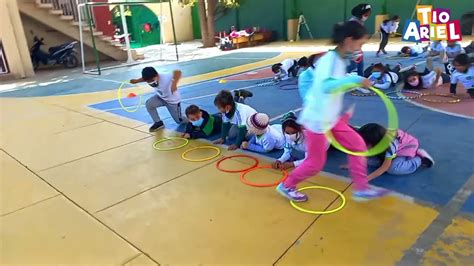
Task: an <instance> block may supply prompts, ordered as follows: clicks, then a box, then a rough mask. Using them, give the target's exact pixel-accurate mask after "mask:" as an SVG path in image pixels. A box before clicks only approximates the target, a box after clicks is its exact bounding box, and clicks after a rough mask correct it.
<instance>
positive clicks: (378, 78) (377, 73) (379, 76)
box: [368, 63, 400, 90]
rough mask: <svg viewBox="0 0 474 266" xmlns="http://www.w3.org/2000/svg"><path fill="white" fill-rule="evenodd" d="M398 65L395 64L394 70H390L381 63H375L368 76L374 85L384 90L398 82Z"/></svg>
mask: <svg viewBox="0 0 474 266" xmlns="http://www.w3.org/2000/svg"><path fill="white" fill-rule="evenodd" d="M399 71H400V66H397V68H396V69H394V71H393V72H392V71H390V69H389V68H388V66H387V67H386V66H384V65H383V64H381V63H378V64H375V65H374V66H373V67H372V73H371V74H370V76H369V77H368V78H369V80H370V82H371V83H372V85H373V86H374V87H376V88H377V89H381V90H386V89H388V88H390V87H392V86H393V85H394V84H396V83H397V82H398V79H399V75H400V74H399V73H400V72H399Z"/></svg>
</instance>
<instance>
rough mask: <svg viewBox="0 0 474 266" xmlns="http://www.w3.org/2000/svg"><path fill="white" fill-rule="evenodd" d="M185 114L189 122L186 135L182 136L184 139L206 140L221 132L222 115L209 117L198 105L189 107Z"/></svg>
mask: <svg viewBox="0 0 474 266" xmlns="http://www.w3.org/2000/svg"><path fill="white" fill-rule="evenodd" d="M185 113H186V117H187V118H188V120H189V122H188V124H187V125H186V131H185V133H183V134H182V137H183V138H187V139H199V138H204V139H205V138H209V137H210V136H212V135H215V134H218V133H220V132H221V127H222V116H221V115H220V114H214V115H209V113H208V112H206V111H204V110H202V109H200V108H199V107H197V106H196V105H190V106H188V108H186V111H185Z"/></svg>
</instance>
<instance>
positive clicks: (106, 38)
mask: <svg viewBox="0 0 474 266" xmlns="http://www.w3.org/2000/svg"><path fill="white" fill-rule="evenodd" d="M100 39H101V40H103V41H106V42H108V41H111V40H112V37H110V36H107V35H102V36H100Z"/></svg>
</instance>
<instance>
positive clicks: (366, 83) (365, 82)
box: [360, 79, 372, 89]
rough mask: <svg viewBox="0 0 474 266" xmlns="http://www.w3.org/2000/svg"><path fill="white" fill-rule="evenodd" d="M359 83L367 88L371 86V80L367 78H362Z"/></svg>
mask: <svg viewBox="0 0 474 266" xmlns="http://www.w3.org/2000/svg"><path fill="white" fill-rule="evenodd" d="M360 85H362V87H363V88H366V89H368V88H370V87H372V82H370V80H369V79H364V80H363V81H362V82H361V83H360Z"/></svg>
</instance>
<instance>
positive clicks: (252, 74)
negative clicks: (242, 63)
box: [226, 67, 274, 80]
mask: <svg viewBox="0 0 474 266" xmlns="http://www.w3.org/2000/svg"><path fill="white" fill-rule="evenodd" d="M273 75H274V74H273V72H272V69H271V68H270V67H267V68H263V69H258V70H253V71H249V72H245V73H242V74H238V75H234V76H230V77H228V78H226V80H252V79H264V78H272V77H273Z"/></svg>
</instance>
